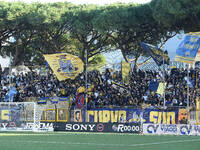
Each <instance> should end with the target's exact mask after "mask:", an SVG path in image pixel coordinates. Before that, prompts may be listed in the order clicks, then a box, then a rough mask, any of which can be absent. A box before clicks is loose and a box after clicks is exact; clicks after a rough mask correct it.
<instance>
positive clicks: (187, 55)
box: [175, 33, 200, 64]
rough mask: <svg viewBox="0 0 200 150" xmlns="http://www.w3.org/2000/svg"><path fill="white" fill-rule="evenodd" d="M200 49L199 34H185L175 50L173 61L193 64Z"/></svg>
mask: <svg viewBox="0 0 200 150" xmlns="http://www.w3.org/2000/svg"><path fill="white" fill-rule="evenodd" d="M199 49H200V34H192V33H191V34H187V35H186V36H185V38H184V40H183V41H182V42H181V43H180V45H179V46H178V48H177V49H176V57H175V61H179V62H184V63H190V64H191V63H193V62H194V60H195V57H196V55H197V52H198V50H199Z"/></svg>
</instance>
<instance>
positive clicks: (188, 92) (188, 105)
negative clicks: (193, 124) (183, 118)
mask: <svg viewBox="0 0 200 150" xmlns="http://www.w3.org/2000/svg"><path fill="white" fill-rule="evenodd" d="M187 80H188V81H187V112H188V114H187V122H188V119H189V116H188V115H189V107H190V104H189V94H190V91H189V90H190V89H189V64H188V65H187Z"/></svg>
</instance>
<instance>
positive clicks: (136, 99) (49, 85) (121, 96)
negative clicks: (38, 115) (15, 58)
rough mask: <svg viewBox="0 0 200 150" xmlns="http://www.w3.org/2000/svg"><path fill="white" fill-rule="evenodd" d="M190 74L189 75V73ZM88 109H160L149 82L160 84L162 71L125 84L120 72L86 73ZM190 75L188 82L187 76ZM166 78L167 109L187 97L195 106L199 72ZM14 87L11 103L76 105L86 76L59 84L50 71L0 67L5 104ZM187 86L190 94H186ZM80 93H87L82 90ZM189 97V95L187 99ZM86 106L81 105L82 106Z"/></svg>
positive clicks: (136, 75)
mask: <svg viewBox="0 0 200 150" xmlns="http://www.w3.org/2000/svg"><path fill="white" fill-rule="evenodd" d="M188 73H189V74H188ZM87 74H88V92H87V97H88V100H87V109H91V108H105V107H111V108H113V107H140V106H143V105H144V104H145V106H147V107H148V108H162V107H163V102H164V98H163V96H162V95H160V94H158V93H156V91H152V90H151V89H150V85H151V84H152V82H157V83H159V82H161V81H162V79H163V78H162V77H163V72H161V71H153V70H146V71H142V70H133V71H132V72H131V73H130V75H129V81H128V83H127V84H123V82H122V77H121V76H122V74H121V71H113V70H111V69H106V70H105V71H104V72H102V73H100V72H99V71H96V70H94V71H89V72H88V73H87ZM188 75H189V79H188V78H187V76H188ZM164 77H165V83H167V84H166V87H165V102H166V106H167V107H186V106H187V98H188V97H189V105H190V106H191V107H194V106H195V101H196V97H197V96H198V95H199V92H198V89H199V83H200V80H199V71H197V70H194V69H190V70H189V71H188V70H187V69H178V68H174V69H169V70H167V71H165V72H164ZM10 86H12V87H15V89H16V94H15V95H14V97H13V99H12V101H14V102H26V101H30V99H37V100H39V99H41V98H44V97H53V96H58V97H61V96H65V97H70V98H71V99H72V101H73V105H72V106H76V105H77V100H76V98H77V95H80V94H82V95H83V96H84V97H85V95H86V94H85V93H86V92H83V93H81V92H80V87H82V89H84V87H85V76H84V74H83V73H81V74H79V75H78V76H77V77H76V78H75V80H70V79H67V80H66V81H61V82H60V81H58V80H57V78H56V77H55V75H54V74H53V73H52V71H51V70H50V69H48V72H47V74H46V75H41V74H39V73H36V72H28V73H24V74H23V73H20V74H14V73H13V74H12V75H11V77H10V79H9V75H8V74H7V73H6V72H4V71H3V70H2V68H0V101H1V102H3V101H5V97H6V94H7V93H8V91H9V87H10ZM188 86H189V91H188ZM83 91H86V90H85V89H84V90H83ZM188 94H189V96H188ZM85 105H86V103H85V102H84V106H85Z"/></svg>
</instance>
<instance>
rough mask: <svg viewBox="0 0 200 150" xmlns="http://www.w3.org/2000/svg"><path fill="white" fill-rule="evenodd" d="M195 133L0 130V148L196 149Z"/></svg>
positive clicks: (199, 144)
mask: <svg viewBox="0 0 200 150" xmlns="http://www.w3.org/2000/svg"><path fill="white" fill-rule="evenodd" d="M199 149H200V137H199V136H170V135H162V136H158V135H154V136H152V135H134V134H119V133H118V134H111V133H110V134H109V133H105V134H102V133H69V132H48V133H30V132H29V133H25V132H23V133H16V132H15V133H13V132H12V133H10V132H4V133H0V150H199Z"/></svg>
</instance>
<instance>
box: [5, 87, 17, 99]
mask: <svg viewBox="0 0 200 150" xmlns="http://www.w3.org/2000/svg"><path fill="white" fill-rule="evenodd" d="M15 94H17V90H16V89H15V87H10V90H9V91H8V92H7V94H6V96H5V98H4V102H8V101H10V102H13V98H14V96H15Z"/></svg>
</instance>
